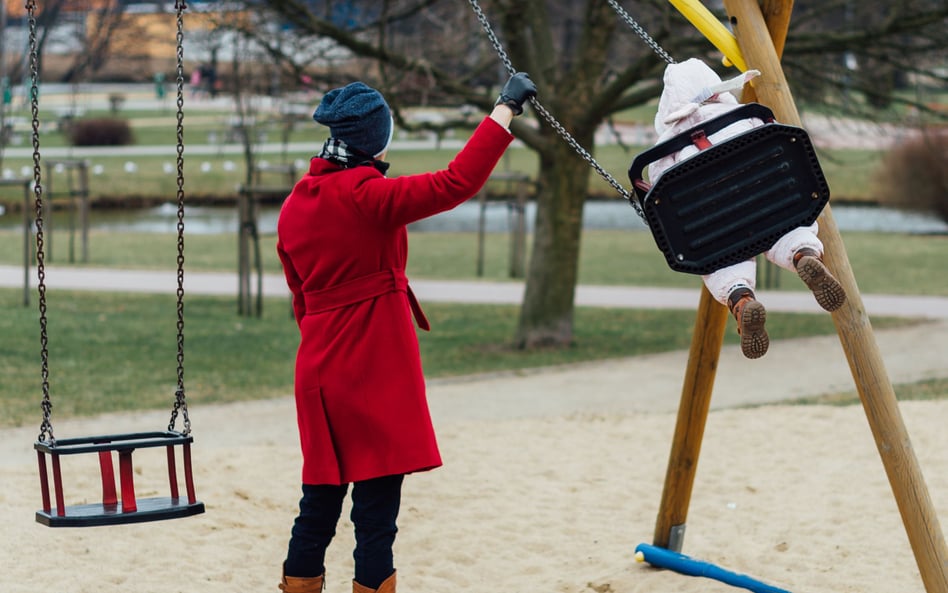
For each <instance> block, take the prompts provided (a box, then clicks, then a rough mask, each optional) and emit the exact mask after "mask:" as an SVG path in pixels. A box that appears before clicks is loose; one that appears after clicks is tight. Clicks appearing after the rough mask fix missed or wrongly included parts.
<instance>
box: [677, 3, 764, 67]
mask: <svg viewBox="0 0 948 593" xmlns="http://www.w3.org/2000/svg"><path fill="white" fill-rule="evenodd" d="M668 1H669V2H671V3H672V5H673V6H674V7H675V8H677V9H678V12H680V13H681V14H682V15H683V16H684V17H685V18H686V19H688V21H689V22H690V23H691V24H692V25H694V26H695V28H696V29H698V31H701V34H702V35H704V36H705V37H707V38H708V41H710V42H711V44H712V45H714V47H716V48H718V50H719V51H720V52H721V53H722V54H724V58H725V59H724V63H725V64H726V65H728V66H731V65H733V66H736V67H737V69H738V70H740V71H741V72H745V71H746V70H747V63H746V62H745V61H744V54H742V53H741V47H740V46H739V45H738V43H737V38H736V37H734V35H733V34H732V33H731V32H730V31H728V30H727V27H725V26H724V25H722V24H721V21H719V20H718V19H717V18H715V16H714V14H712V13H711V11H710V10H708V9H707V8H705V6H704V4H702V3H701V2H700V0H668Z"/></svg>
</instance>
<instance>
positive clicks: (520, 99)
mask: <svg viewBox="0 0 948 593" xmlns="http://www.w3.org/2000/svg"><path fill="white" fill-rule="evenodd" d="M536 96H537V85H535V84H533V81H532V80H530V75H529V74H527V73H526V72H517V73H516V74H514V75H513V76H511V77H510V78H509V79H508V80H507V84H505V85H504V88H503V89H501V91H500V97H498V98H497V102H496V103H494V105H506V106H507V107H510V110H511V111H513V112H514V115H520V114H521V113H523V104H524V103H525V102H526V100H527V99H529V98H530V97H536Z"/></svg>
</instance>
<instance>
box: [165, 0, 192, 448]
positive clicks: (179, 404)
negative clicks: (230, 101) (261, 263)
mask: <svg viewBox="0 0 948 593" xmlns="http://www.w3.org/2000/svg"><path fill="white" fill-rule="evenodd" d="M186 9H187V5H186V3H185V1H184V0H176V2H175V11H176V13H177V35H176V42H177V47H176V57H177V72H176V74H177V91H178V94H177V108H178V110H177V167H178V171H177V173H178V177H177V183H178V227H177V228H178V289H177V297H178V307H177V309H178V388H177V389H176V390H175V394H174V408H173V409H172V410H171V420H170V422H169V424H168V430H170V431H174V426H175V422H176V421H177V419H178V411H179V410H180V411H181V414H182V416H183V418H184V431H183V434H185V435H187V434H190V433H191V419H190V418H189V417H188V403H187V400H186V399H185V395H184V18H183V16H182V15H183V13H184V11H185V10H186Z"/></svg>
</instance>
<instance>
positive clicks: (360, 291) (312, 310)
mask: <svg viewBox="0 0 948 593" xmlns="http://www.w3.org/2000/svg"><path fill="white" fill-rule="evenodd" d="M390 292H404V293H406V294H407V295H408V304H409V305H410V306H411V312H412V314H413V315H414V316H415V323H417V324H418V327H420V328H421V329H423V330H425V331H428V330H429V329H431V325H430V324H429V323H428V318H427V317H425V312H424V311H422V310H421V305H420V304H419V303H418V299H417V298H416V297H415V293H413V292H412V290H411V287H410V286H408V278H407V277H406V276H405V272H403V271H401V270H395V269H391V270H384V271H382V272H376V273H374V274H369V275H368V276H362V277H361V278H356V279H355V280H349V281H348V282H343V283H341V284H337V285H335V286H330V287H329V288H324V289H323V290H311V291H307V292H304V293H303V302H304V303H305V305H306V314H307V315H314V314H316V313H323V312H325V311H329V310H332V309H338V308H339V307H346V306H348V305H354V304H356V303H361V302H362V301H368V300H370V299H374V298H376V297H379V296H382V295H383V294H388V293H390Z"/></svg>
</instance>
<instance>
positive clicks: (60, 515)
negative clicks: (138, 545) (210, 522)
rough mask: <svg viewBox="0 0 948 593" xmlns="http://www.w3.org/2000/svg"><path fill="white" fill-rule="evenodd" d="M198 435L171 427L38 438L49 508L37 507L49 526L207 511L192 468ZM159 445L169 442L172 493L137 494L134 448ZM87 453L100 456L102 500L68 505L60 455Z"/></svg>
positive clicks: (156, 518) (110, 522) (131, 520)
mask: <svg viewBox="0 0 948 593" xmlns="http://www.w3.org/2000/svg"><path fill="white" fill-rule="evenodd" d="M193 440H194V439H193V437H191V436H190V435H187V434H183V433H180V432H175V431H171V430H169V431H158V432H140V433H129V434H118V435H103V436H92V437H81V438H73V439H61V440H56V441H54V442H50V441H36V443H34V445H33V448H34V449H35V450H36V452H37V453H36V455H37V459H38V462H39V473H40V486H41V488H42V495H43V509H42V510H40V511H36V520H37V521H38V522H39V523H42V524H44V525H47V526H48V527H91V526H97V525H121V524H127V523H143V522H146V521H159V520H163V519H175V518H179V517H189V516H192V515H198V514H200V513H203V512H204V503H203V502H199V501H198V500H197V498H196V496H195V494H194V479H193V476H192V472H191V442H192V441H193ZM154 447H165V449H166V452H167V460H168V482H169V489H170V496H168V497H157V498H143V499H137V498H136V496H135V482H134V475H135V469H134V467H133V466H132V452H133V451H134V450H135V449H143V448H154ZM176 449H180V450H181V451H182V457H183V473H184V482H185V490H186V496H181V495H179V490H178V477H177V469H176V455H175V450H176ZM113 452H117V454H118V460H119V482H120V485H121V492H120V494H121V496H119V492H118V491H117V490H116V487H115V471H114V468H113V463H112V453H113ZM83 453H95V454H97V455H98V457H99V469H100V472H101V478H102V502H101V503H92V504H79V505H72V506H66V505H65V503H64V498H65V497H64V494H63V483H62V472H61V468H60V457H61V456H64V455H78V454H83ZM47 457H49V458H51V460H52V474H53V491H52V494H53V497H54V499H55V506H53V497H51V494H50V488H49V472H48V470H47V463H46V461H47Z"/></svg>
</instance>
